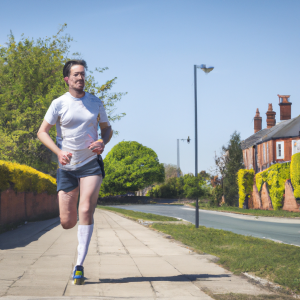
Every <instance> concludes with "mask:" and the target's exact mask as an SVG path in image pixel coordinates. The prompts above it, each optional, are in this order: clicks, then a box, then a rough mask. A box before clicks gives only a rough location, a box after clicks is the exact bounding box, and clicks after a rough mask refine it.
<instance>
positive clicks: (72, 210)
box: [58, 187, 79, 229]
mask: <svg viewBox="0 0 300 300" xmlns="http://www.w3.org/2000/svg"><path fill="white" fill-rule="evenodd" d="M78 194H79V187H77V188H75V189H74V190H72V191H70V192H64V191H59V192H58V202H59V217H60V224H61V226H62V227H63V228H64V229H70V228H73V227H74V226H75V225H76V224H77V201H78Z"/></svg>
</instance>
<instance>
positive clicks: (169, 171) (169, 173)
mask: <svg viewBox="0 0 300 300" xmlns="http://www.w3.org/2000/svg"><path fill="white" fill-rule="evenodd" d="M164 167H165V178H166V180H168V179H169V178H172V177H177V176H178V169H177V166H176V165H172V164H164ZM179 174H180V175H182V172H181V170H180V169H179Z"/></svg>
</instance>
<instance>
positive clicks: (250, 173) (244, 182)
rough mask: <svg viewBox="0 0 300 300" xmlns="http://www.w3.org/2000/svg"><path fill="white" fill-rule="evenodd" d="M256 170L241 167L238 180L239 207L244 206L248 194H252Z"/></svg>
mask: <svg viewBox="0 0 300 300" xmlns="http://www.w3.org/2000/svg"><path fill="white" fill-rule="evenodd" d="M253 179H254V170H253V169H251V170H247V169H240V170H239V171H238V176H237V181H238V187H239V207H240V208H243V204H244V201H245V199H246V195H247V194H251V192H252V189H253Z"/></svg>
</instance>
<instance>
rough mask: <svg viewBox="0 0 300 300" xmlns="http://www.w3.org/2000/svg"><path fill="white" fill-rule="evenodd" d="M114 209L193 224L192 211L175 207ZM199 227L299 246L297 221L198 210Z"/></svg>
mask: <svg viewBox="0 0 300 300" xmlns="http://www.w3.org/2000/svg"><path fill="white" fill-rule="evenodd" d="M115 207H119V208H124V209H130V210H134V211H140V212H146V213H153V214H158V215H163V216H170V217H176V218H181V219H185V220H187V221H189V222H192V223H193V224H195V209H194V208H189V207H186V206H177V205H161V204H155V205H154V204H149V205H148V204H147V205H117V206H115ZM199 224H200V225H203V226H206V227H211V228H216V229H223V230H229V231H232V232H234V233H238V234H243V235H251V236H254V237H258V238H266V239H271V240H275V241H278V242H283V243H287V244H292V245H297V246H300V220H299V219H297V220H293V219H284V218H270V217H254V216H245V215H238V214H231V213H221V212H214V211H205V210H200V212H199Z"/></svg>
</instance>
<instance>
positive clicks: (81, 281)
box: [73, 278, 85, 285]
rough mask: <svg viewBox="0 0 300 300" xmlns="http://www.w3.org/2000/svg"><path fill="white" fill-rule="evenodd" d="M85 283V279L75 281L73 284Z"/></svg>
mask: <svg viewBox="0 0 300 300" xmlns="http://www.w3.org/2000/svg"><path fill="white" fill-rule="evenodd" d="M84 283H85V281H84V279H83V278H79V279H74V281H73V284H74V285H83V284H84Z"/></svg>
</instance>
